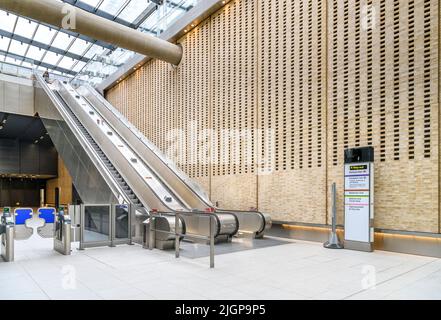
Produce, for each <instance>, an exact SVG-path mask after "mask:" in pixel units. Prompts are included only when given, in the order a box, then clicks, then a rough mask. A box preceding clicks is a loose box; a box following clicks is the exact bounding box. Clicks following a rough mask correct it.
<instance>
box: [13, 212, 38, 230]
mask: <svg viewBox="0 0 441 320" xmlns="http://www.w3.org/2000/svg"><path fill="white" fill-rule="evenodd" d="M32 212H33V210H32V209H30V208H19V209H15V210H14V213H15V225H18V226H19V225H24V224H26V220H28V219H31V218H32Z"/></svg>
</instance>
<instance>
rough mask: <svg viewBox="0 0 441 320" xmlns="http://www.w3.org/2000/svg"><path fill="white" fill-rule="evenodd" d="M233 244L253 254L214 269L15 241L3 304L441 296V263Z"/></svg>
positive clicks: (2, 271)
mask: <svg viewBox="0 0 441 320" xmlns="http://www.w3.org/2000/svg"><path fill="white" fill-rule="evenodd" d="M235 241H236V242H238V245H239V246H245V247H246V246H248V247H249V250H236V251H235V252H231V253H228V252H227V251H226V249H224V250H220V249H218V250H219V251H220V252H219V253H222V254H219V255H217V256H216V268H215V269H210V268H209V264H208V262H209V261H208V257H206V256H205V255H202V257H201V255H195V254H190V255H189V256H187V257H186V256H185V255H184V256H183V257H182V258H180V259H179V260H176V259H175V258H174V255H173V252H164V251H159V250H154V251H149V250H145V249H142V248H141V247H140V246H137V245H135V246H120V247H116V248H109V247H104V248H96V249H88V250H85V251H78V250H76V249H74V250H73V253H72V256H62V255H59V254H58V253H56V252H54V251H53V250H52V249H51V248H52V240H51V239H42V238H40V237H38V236H37V235H34V236H33V237H32V238H31V239H29V240H27V241H17V242H16V261H15V262H13V263H5V262H0V299H69V300H70V299H220V300H226V299H250V300H255V299H441V260H440V259H435V258H428V257H421V256H411V255H404V254H396V253H390V252H381V251H377V252H374V253H363V252H355V251H347V250H339V251H333V250H326V249H324V248H323V247H322V246H321V245H320V244H319V243H310V242H302V241H288V242H287V241H286V240H285V239H283V240H282V239H272V241H273V244H274V245H270V246H262V245H261V246H257V247H256V246H254V249H252V247H253V242H249V240H245V239H236V240H235ZM189 246H190V245H189V244H186V245H185V247H186V248H187V250H188V248H189ZM199 246H201V245H199ZM184 250H185V248H184ZM195 250H196V249H195Z"/></svg>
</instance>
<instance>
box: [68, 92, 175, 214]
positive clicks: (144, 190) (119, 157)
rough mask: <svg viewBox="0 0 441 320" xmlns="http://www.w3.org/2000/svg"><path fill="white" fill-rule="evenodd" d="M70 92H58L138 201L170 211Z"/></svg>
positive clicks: (84, 105)
mask: <svg viewBox="0 0 441 320" xmlns="http://www.w3.org/2000/svg"><path fill="white" fill-rule="evenodd" d="M70 90H72V89H71V88H70V87H68V86H66V87H63V88H62V89H61V90H60V95H61V96H62V98H63V99H64V100H65V101H66V103H68V104H69V106H70V108H71V110H72V111H73V112H74V113H75V115H76V117H77V118H78V119H79V120H80V122H81V123H82V125H83V126H84V127H85V128H87V131H88V133H89V134H90V135H91V137H92V138H93V139H94V141H95V143H97V144H98V145H99V146H100V148H101V150H102V151H103V152H104V153H105V155H106V156H107V157H108V158H109V161H111V163H112V164H113V166H114V167H115V168H116V169H117V170H118V171H119V173H120V174H121V176H122V177H123V178H124V180H125V181H126V182H127V183H128V185H129V186H130V188H131V189H132V190H133V192H134V193H135V194H136V196H137V197H138V198H139V200H141V202H142V203H143V204H144V205H145V206H148V207H149V208H155V209H158V210H162V211H170V208H169V207H167V206H166V205H165V204H164V203H163V202H162V198H160V197H158V196H157V195H156V194H155V193H154V191H153V190H152V189H151V188H150V187H149V185H148V184H146V182H145V181H144V179H145V177H141V176H140V175H139V174H138V172H137V171H136V170H135V169H134V167H133V166H132V165H131V164H130V163H129V162H128V160H127V158H126V155H124V154H122V152H121V151H120V150H119V149H118V148H117V146H116V145H115V144H114V143H113V142H112V141H111V140H110V139H111V138H109V136H108V135H106V134H105V133H104V131H103V129H102V128H100V127H98V125H103V124H102V123H101V122H100V124H97V123H95V122H94V120H93V117H94V116H93V117H91V116H90V115H89V114H88V112H87V111H86V110H87V109H88V108H89V107H88V106H87V104H85V101H82V100H81V99H79V98H78V97H79V96H78V97H77V95H76V94H75V92H70ZM104 127H105V126H104ZM122 143H123V142H122ZM146 180H148V179H146ZM173 199H174V198H173ZM173 202H175V200H173ZM179 208H181V207H179Z"/></svg>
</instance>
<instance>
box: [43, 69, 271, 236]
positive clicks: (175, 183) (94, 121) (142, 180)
mask: <svg viewBox="0 0 441 320" xmlns="http://www.w3.org/2000/svg"><path fill="white" fill-rule="evenodd" d="M36 79H37V82H38V83H39V85H40V86H41V87H42V88H43V90H44V92H45V93H46V94H47V95H48V97H49V98H50V100H51V101H52V103H53V105H54V107H55V109H56V110H54V112H55V111H56V112H57V113H58V114H59V115H60V117H61V118H62V121H58V122H57V124H54V123H53V121H52V122H50V121H49V120H46V121H45V120H44V119H42V120H43V123H44V124H45V126H46V128H47V129H48V133H49V134H50V135H51V138H52V135H55V137H54V138H53V140H54V144H55V146H56V147H57V149H58V148H62V150H61V151H60V150H59V153H60V156H61V157H62V158H63V160H65V159H64V158H65V157H68V156H70V157H72V158H74V159H73V160H72V159H66V161H65V162H66V166H67V167H68V170H69V171H71V170H70V168H69V163H70V164H71V165H70V167H72V171H74V172H75V173H76V175H75V177H73V180H74V181H73V182H74V184H75V186H76V189H77V190H78V193H79V194H80V196H81V197H83V196H85V197H88V196H90V193H91V191H92V190H93V187H95V188H96V187H97V186H100V187H99V189H102V190H103V191H102V192H103V193H104V194H105V197H104V198H106V197H110V196H108V194H109V193H111V194H112V195H113V198H112V203H115V202H116V203H130V204H131V205H132V206H133V207H135V208H136V214H137V216H139V217H141V219H138V220H135V223H137V224H139V223H141V220H142V219H144V218H145V217H148V213H149V212H150V211H152V210H156V211H158V212H164V213H174V212H194V211H197V212H201V211H210V212H214V213H215V216H216V222H217V226H216V228H215V230H216V235H215V237H216V239H217V240H223V239H226V240H230V239H231V238H232V237H233V236H234V235H235V234H236V233H237V232H238V230H239V229H240V225H242V227H243V228H244V229H241V230H242V231H243V232H250V233H253V234H255V235H256V236H260V235H263V233H264V231H265V230H266V229H267V228H268V227H269V226H270V219H269V217H267V216H265V215H263V214H261V213H257V212H239V211H232V210H219V209H217V208H214V206H213V205H212V204H211V203H210V201H209V199H208V196H207V195H206V194H205V193H204V192H203V190H202V188H200V187H199V186H198V185H197V184H195V183H194V182H193V181H192V180H191V179H189V178H188V177H187V176H186V175H185V174H184V173H183V172H182V171H180V170H179V169H178V168H177V167H176V166H175V165H174V164H173V163H172V162H171V161H169V160H168V159H167V158H166V157H165V156H164V155H162V153H161V152H160V151H159V150H158V149H157V148H156V147H155V146H154V145H153V144H152V143H151V142H149V141H148V140H147V139H146V138H145V137H144V136H143V135H142V134H141V133H140V132H139V131H138V130H136V128H134V127H133V125H131V124H130V123H129V122H128V121H127V120H126V119H125V118H124V117H123V116H122V115H121V114H119V112H118V111H117V110H116V109H115V108H113V107H112V106H111V105H110V104H109V103H108V102H107V101H106V100H105V99H104V98H102V97H101V96H100V95H99V94H98V93H97V92H96V91H95V90H94V89H93V88H91V87H89V86H83V87H80V88H79V89H74V88H73V87H71V85H70V84H68V83H62V82H58V81H56V82H54V83H53V84H47V83H46V82H45V81H44V80H43V78H42V77H41V76H40V75H38V74H36ZM63 126H64V127H63ZM55 129H57V130H55ZM67 129H69V131H70V134H66V132H65V131H68V130H67ZM63 135H65V137H62V138H60V136H63ZM72 136H75V139H73V138H72ZM66 137H67V138H68V139H67V138H66ZM65 140H69V141H70V149H69V148H67V149H68V151H69V152H63V150H65V149H66V145H67V144H68V143H66V141H65ZM72 141H73V142H72ZM57 142H58V143H57ZM78 148H81V149H82V151H78V150H77V149H78ZM76 152H79V153H81V154H75V155H74V154H73V153H76ZM64 153H66V155H65V156H63V155H64ZM86 156H87V158H88V159H85V157H86ZM77 162H86V163H83V164H80V165H79V164H78V163H77ZM81 166H82V168H83V170H82V171H83V174H82V175H81V174H80V172H81V170H80V169H78V167H81ZM75 170H76V171H75ZM84 170H86V171H87V172H84ZM89 172H90V174H91V175H92V176H96V175H97V174H96V173H99V175H100V177H99V178H98V177H95V179H94V181H93V182H95V184H93V183H92V185H90V181H89V185H87V186H86V184H85V183H84V182H82V181H83V180H84V179H87V176H88V173H89ZM100 179H101V180H100ZM95 180H97V181H95ZM98 180H99V181H98ZM103 181H104V183H102V182H103ZM102 185H103V187H101V186H102ZM107 189H108V190H107ZM101 203H102V202H101ZM164 219H167V224H168V225H169V226H170V230H174V219H172V218H164ZM183 220H184V221H181V224H182V226H181V227H182V229H183V230H184V229H186V230H187V232H189V233H194V234H201V235H206V234H207V232H208V226H205V223H202V222H201V221H200V220H201V219H200V218H198V216H192V217H185V218H184V219H183ZM250 221H251V224H250ZM248 229H249V230H248Z"/></svg>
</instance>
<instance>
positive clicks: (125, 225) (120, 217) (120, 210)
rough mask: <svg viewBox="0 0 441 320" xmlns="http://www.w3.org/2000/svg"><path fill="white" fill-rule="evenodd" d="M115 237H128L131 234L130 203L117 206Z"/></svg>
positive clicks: (119, 238)
mask: <svg viewBox="0 0 441 320" xmlns="http://www.w3.org/2000/svg"><path fill="white" fill-rule="evenodd" d="M114 221H115V230H114V232H115V237H114V238H115V239H118V240H121V239H128V238H129V236H130V233H129V229H130V209H129V206H128V205H117V206H115V217H114Z"/></svg>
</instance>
